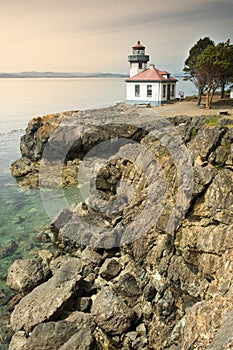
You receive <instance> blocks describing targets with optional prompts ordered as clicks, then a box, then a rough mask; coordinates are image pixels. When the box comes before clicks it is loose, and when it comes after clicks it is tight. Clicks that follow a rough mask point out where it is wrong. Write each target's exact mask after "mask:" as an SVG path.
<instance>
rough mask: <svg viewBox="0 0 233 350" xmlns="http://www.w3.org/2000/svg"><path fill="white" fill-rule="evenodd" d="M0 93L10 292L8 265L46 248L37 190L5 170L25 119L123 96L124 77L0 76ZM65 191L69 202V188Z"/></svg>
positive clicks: (0, 179)
mask: <svg viewBox="0 0 233 350" xmlns="http://www.w3.org/2000/svg"><path fill="white" fill-rule="evenodd" d="M179 90H182V91H184V93H185V96H188V95H194V94H195V93H196V90H195V87H194V86H193V84H191V83H189V82H183V81H182V80H179V82H178V87H177V93H178V91H179ZM0 93H1V95H0V96H1V102H0V196H1V197H0V198H1V200H0V291H1V290H3V291H4V292H5V293H10V291H9V289H7V287H6V285H5V280H6V275H7V269H8V267H9V266H10V265H11V263H12V262H13V261H14V260H15V259H17V258H28V257H32V256H33V255H34V254H35V253H36V251H37V250H40V249H43V248H45V247H46V244H43V243H41V242H40V241H38V240H36V239H35V237H36V232H39V231H40V227H41V226H43V225H45V224H47V223H48V222H49V218H48V216H47V214H46V212H45V209H44V208H43V204H42V201H41V198H40V193H39V191H38V190H35V189H34V190H29V189H25V188H21V187H19V186H18V185H17V183H16V180H15V179H14V178H13V177H12V176H11V174H10V165H11V163H12V162H13V161H14V160H16V159H18V158H19V157H20V150H19V145H20V137H21V136H22V135H23V134H24V130H25V128H26V127H27V123H28V121H29V120H30V119H31V118H33V117H35V116H42V115H46V114H50V113H57V112H62V111H69V110H79V109H86V108H98V107H104V106H110V105H114V104H115V103H117V102H120V101H124V100H125V82H124V79H122V78H114V79H113V78H101V79H99V78H74V79H73V78H72V79H0ZM67 196H70V197H71V199H70V200H71V201H72V191H69V190H68V191H67ZM75 200H76V199H75ZM0 307H1V299H0ZM0 311H1V309H0Z"/></svg>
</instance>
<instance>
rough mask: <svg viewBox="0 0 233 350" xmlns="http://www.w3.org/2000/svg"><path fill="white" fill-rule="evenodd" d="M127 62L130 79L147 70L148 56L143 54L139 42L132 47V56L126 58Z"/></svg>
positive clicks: (142, 48) (143, 47) (143, 51)
mask: <svg viewBox="0 0 233 350" xmlns="http://www.w3.org/2000/svg"><path fill="white" fill-rule="evenodd" d="M128 61H129V63H130V77H133V76H134V75H136V74H138V73H141V72H143V71H144V70H146V69H147V62H148V61H149V56H148V55H146V54H145V46H143V45H142V44H141V43H140V41H138V42H137V44H136V45H135V46H133V47H132V54H131V55H129V56H128Z"/></svg>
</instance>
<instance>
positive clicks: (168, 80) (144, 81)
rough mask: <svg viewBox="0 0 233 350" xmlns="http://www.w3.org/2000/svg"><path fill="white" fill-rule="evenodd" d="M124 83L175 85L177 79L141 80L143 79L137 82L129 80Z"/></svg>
mask: <svg viewBox="0 0 233 350" xmlns="http://www.w3.org/2000/svg"><path fill="white" fill-rule="evenodd" d="M125 81H126V83H177V81H178V80H177V79H166V80H150V79H147V80H143V79H138V80H131V79H126V80H125Z"/></svg>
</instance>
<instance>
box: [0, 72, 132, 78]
mask: <svg viewBox="0 0 233 350" xmlns="http://www.w3.org/2000/svg"><path fill="white" fill-rule="evenodd" d="M126 77H128V74H124V73H64V72H20V73H0V78H126Z"/></svg>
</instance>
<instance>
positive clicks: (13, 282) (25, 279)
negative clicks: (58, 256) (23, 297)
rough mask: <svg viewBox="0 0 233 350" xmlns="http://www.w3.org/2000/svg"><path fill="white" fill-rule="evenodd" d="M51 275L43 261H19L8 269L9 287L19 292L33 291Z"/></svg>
mask: <svg viewBox="0 0 233 350" xmlns="http://www.w3.org/2000/svg"><path fill="white" fill-rule="evenodd" d="M49 274H50V270H49V266H48V265H47V264H46V263H44V262H43V261H42V259H25V260H23V259H18V260H15V261H14V262H13V264H12V265H11V266H10V267H9V269H8V274H7V281H6V283H7V285H8V286H9V287H10V288H11V289H15V290H18V291H28V290H32V289H33V288H34V287H36V286H38V285H39V284H40V283H43V282H44V281H45V280H46V279H47V278H48V277H49Z"/></svg>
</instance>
